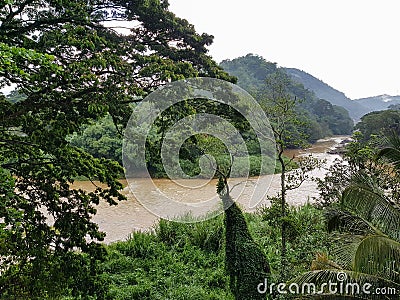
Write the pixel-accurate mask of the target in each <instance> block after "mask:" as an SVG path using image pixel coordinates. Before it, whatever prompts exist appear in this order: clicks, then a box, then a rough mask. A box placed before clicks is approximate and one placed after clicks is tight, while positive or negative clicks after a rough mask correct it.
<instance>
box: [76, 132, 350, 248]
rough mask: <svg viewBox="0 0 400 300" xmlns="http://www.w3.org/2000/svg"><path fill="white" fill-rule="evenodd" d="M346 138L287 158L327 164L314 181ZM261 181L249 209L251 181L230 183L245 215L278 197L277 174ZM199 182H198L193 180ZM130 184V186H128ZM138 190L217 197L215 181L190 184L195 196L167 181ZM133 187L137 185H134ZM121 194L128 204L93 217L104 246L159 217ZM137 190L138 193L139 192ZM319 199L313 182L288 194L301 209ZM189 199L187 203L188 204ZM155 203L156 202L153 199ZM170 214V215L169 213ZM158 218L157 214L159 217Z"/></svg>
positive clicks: (165, 210)
mask: <svg viewBox="0 0 400 300" xmlns="http://www.w3.org/2000/svg"><path fill="white" fill-rule="evenodd" d="M346 138H347V137H345V136H339V137H332V138H328V139H323V140H319V141H318V142H317V143H315V144H314V145H312V147H311V148H309V149H307V150H289V151H287V152H286V155H287V156H289V157H292V156H293V155H295V156H300V155H308V154H312V155H313V156H314V157H316V158H318V159H321V160H326V164H325V167H324V168H321V169H315V170H313V171H312V172H311V174H310V175H311V176H313V177H319V178H321V177H323V176H324V174H325V173H326V167H328V166H329V165H331V164H332V162H333V161H334V160H335V159H338V158H339V159H340V156H339V155H336V154H328V153H327V151H329V150H330V149H333V148H334V147H335V146H336V145H338V144H339V143H340V142H341V141H342V140H344V139H346ZM261 177H262V178H261V179H263V180H264V181H266V182H268V185H265V188H263V189H261V190H260V189H259V190H256V191H255V193H262V194H260V195H256V196H259V198H260V199H261V201H259V202H257V206H255V207H251V208H250V207H249V205H247V204H248V202H249V198H250V197H251V195H250V193H249V194H246V193H247V192H246V187H247V186H248V185H250V186H251V185H252V178H250V179H243V178H235V179H232V181H231V183H230V184H231V185H232V186H235V188H234V189H236V188H238V189H240V188H241V187H240V186H241V185H243V187H242V188H243V191H242V193H241V194H240V197H238V201H237V202H238V203H239V204H240V205H241V206H242V208H244V209H245V210H247V211H254V210H256V209H257V208H258V207H260V206H263V205H269V201H268V200H267V199H266V198H265V194H267V195H270V196H274V195H276V194H277V193H278V191H279V188H280V177H279V174H275V175H264V176H261ZM196 180H198V179H196ZM130 183H131V182H130ZM136 183H137V186H136V190H135V194H136V195H137V196H139V197H142V195H145V196H149V195H150V196H151V194H152V188H154V187H153V186H152V185H156V186H157V188H158V189H160V190H162V191H163V192H165V193H166V194H168V195H170V196H171V197H173V198H174V199H185V201H189V202H190V201H195V200H196V199H197V198H199V197H200V198H204V197H205V198H213V197H217V195H216V180H210V181H201V180H198V182H193V181H192V182H191V183H194V185H195V186H201V190H199V191H198V192H197V193H196V192H193V191H192V190H190V189H182V188H181V187H180V186H179V185H177V184H174V183H173V182H171V180H169V179H153V183H150V182H149V181H148V180H147V181H146V180H145V179H143V180H142V181H141V179H137V182H136ZM135 185H136V184H135ZM124 186H125V188H124V190H123V193H124V194H125V195H126V196H127V198H128V200H127V201H122V202H120V203H119V204H118V205H117V206H109V205H108V204H106V203H100V205H98V207H97V214H96V216H94V218H93V220H94V221H95V222H96V223H97V224H98V225H99V227H100V229H101V230H102V231H104V232H106V233H107V236H106V238H105V242H106V243H110V242H114V241H118V240H125V239H127V238H128V236H129V234H130V233H131V232H133V231H137V230H142V231H143V230H152V228H154V226H155V224H156V223H157V221H158V219H159V217H158V216H157V215H155V214H153V213H151V212H150V211H149V210H148V209H146V208H145V207H143V205H142V204H141V203H140V202H139V201H138V200H137V199H136V197H135V196H134V195H133V193H132V192H131V189H130V187H129V185H128V184H127V181H126V180H124ZM73 187H74V188H81V189H84V190H87V191H90V190H93V189H94V186H93V184H92V183H90V182H86V181H80V182H76V183H74V185H73ZM138 189H139V190H138ZM317 196H318V191H317V188H316V183H315V182H314V181H312V180H308V181H305V182H304V183H303V184H302V185H301V186H300V187H299V188H297V189H296V190H291V191H289V192H288V197H287V199H288V203H289V204H291V205H301V204H304V203H306V202H307V201H309V202H313V201H314V198H315V197H317ZM187 199H189V200H187ZM154 201H157V199H156V198H154ZM161 210H162V213H161V215H164V214H167V215H168V214H169V215H171V216H177V215H179V212H178V211H176V208H174V207H173V206H171V207H170V206H168V205H164V206H163V207H162V208H161ZM169 210H170V211H169ZM158 215H160V214H158Z"/></svg>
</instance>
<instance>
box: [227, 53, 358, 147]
mask: <svg viewBox="0 0 400 300" xmlns="http://www.w3.org/2000/svg"><path fill="white" fill-rule="evenodd" d="M220 65H221V67H223V68H224V70H225V71H227V72H228V73H230V74H231V75H234V76H236V77H237V78H238V85H239V86H241V87H242V88H244V89H245V90H247V91H248V92H249V93H251V94H253V95H257V94H258V92H260V91H262V90H264V89H265V88H266V84H265V81H266V78H267V77H268V76H270V75H271V74H273V73H274V72H276V71H278V70H282V68H278V67H277V65H276V63H271V62H268V61H266V60H265V59H264V58H262V57H260V56H258V55H253V54H248V55H246V56H243V57H239V58H236V59H233V60H224V61H222V62H221V64H220ZM283 71H285V69H283ZM288 82H289V84H288V90H289V92H290V93H291V94H293V96H296V97H297V98H299V99H303V100H304V101H302V102H301V103H300V104H299V108H298V109H299V112H301V113H305V114H307V115H308V118H309V120H310V124H311V126H310V132H309V134H310V140H311V141H312V140H315V139H318V138H322V137H325V136H329V135H332V134H349V133H351V131H352V128H353V121H352V120H351V118H350V117H349V113H348V111H347V110H345V109H344V108H343V107H340V106H337V105H333V104H331V103H330V102H328V101H326V100H322V99H319V98H318V97H317V96H316V95H315V93H314V92H312V91H311V90H309V89H307V88H305V87H304V85H303V84H301V83H299V82H296V81H294V80H293V79H291V78H290V77H289V78H288ZM256 98H257V96H256Z"/></svg>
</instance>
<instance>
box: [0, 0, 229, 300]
mask: <svg viewBox="0 0 400 300" xmlns="http://www.w3.org/2000/svg"><path fill="white" fill-rule="evenodd" d="M111 20H113V21H114V22H118V21H130V22H131V25H134V26H132V30H131V31H130V34H129V35H121V34H119V33H118V32H117V31H116V30H115V28H113V27H112V25H111V24H110V23H109V22H108V21H111ZM114 24H115V23H114ZM118 26H119V25H117V27H118ZM0 36H1V39H0V57H1V59H0V87H1V88H3V87H4V86H7V85H12V86H13V87H15V88H16V89H17V90H18V92H17V93H15V94H16V95H20V96H21V97H19V98H18V99H15V97H14V100H13V101H9V100H8V99H6V97H5V96H4V95H3V94H0V144H1V147H0V178H1V180H0V197H1V205H0V257H1V264H0V272H1V277H0V294H1V296H2V297H3V298H5V299H10V298H16V299H21V298H28V297H29V298H31V299H43V298H55V297H57V295H58V294H59V293H61V292H64V291H65V290H69V291H71V293H74V294H75V295H78V294H82V295H84V296H87V297H89V296H98V297H100V296H99V295H101V294H102V292H101V289H99V288H98V287H97V284H98V281H97V280H96V279H95V278H96V274H97V261H98V260H99V259H101V258H102V256H103V255H104V248H103V246H101V244H100V243H99V242H101V241H102V240H103V238H104V233H102V232H100V231H99V229H98V225H97V224H95V223H94V222H93V221H92V216H93V215H94V214H95V213H96V209H95V205H96V204H98V203H99V202H100V201H106V202H108V203H109V204H110V205H115V204H117V202H118V200H122V199H124V196H123V195H122V194H120V192H119V190H120V189H121V187H122V185H121V183H120V182H119V181H118V179H119V178H120V176H121V173H122V171H123V170H122V168H121V166H120V165H119V164H118V163H117V162H115V161H113V160H109V159H107V158H104V157H101V158H95V157H93V156H92V155H91V154H89V153H88V152H86V151H85V150H82V149H81V148H77V147H75V146H74V145H72V144H71V143H70V142H69V140H68V137H69V136H70V135H71V134H73V133H74V132H77V131H79V130H80V128H81V127H82V126H84V125H85V124H90V123H93V122H96V121H98V120H99V119H101V118H103V117H104V116H105V115H106V114H109V115H110V116H111V118H112V119H113V121H114V124H115V126H116V128H118V130H121V127H123V126H124V125H125V124H126V121H127V119H128V118H129V117H130V115H131V112H132V109H131V106H130V103H134V102H137V101H140V99H142V98H143V97H144V96H146V95H147V94H148V93H149V92H151V91H153V90H154V89H155V88H156V87H157V86H159V85H161V84H165V83H166V82H169V81H173V80H178V79H182V78H185V77H195V76H209V77H217V78H221V79H225V80H228V81H234V78H232V77H230V76H229V75H228V74H227V73H225V72H223V71H222V70H221V68H220V67H219V66H218V65H217V64H216V63H215V62H214V61H213V60H212V59H211V58H210V57H209V56H208V55H207V49H206V46H207V45H209V44H210V43H211V42H212V37H211V36H209V35H207V34H203V35H199V34H197V33H196V31H195V30H194V28H193V26H192V25H190V24H189V23H188V22H187V21H186V20H183V19H179V18H177V17H175V15H174V14H173V13H171V12H170V11H168V3H167V1H158V0H150V1H147V0H134V1H117V0H110V1H97V0H93V1H86V0H85V1H81V0H78V1H75V0H74V1H53V0H48V1H39V0H33V1H32V0H18V1H1V2H0ZM15 94H14V96H15ZM12 96H13V95H12ZM77 176H83V177H86V178H89V179H90V180H93V179H97V180H99V181H100V182H102V183H104V184H105V185H104V186H103V187H98V188H97V189H96V190H95V191H94V192H90V193H89V192H87V191H83V190H74V189H71V188H70V185H71V183H73V182H74V179H75V178H76V177H77ZM49 217H50V219H49ZM49 220H50V222H48V221H49ZM69 266H71V267H69ZM85 278H92V279H93V280H91V279H90V280H89V279H88V280H86V279H85Z"/></svg>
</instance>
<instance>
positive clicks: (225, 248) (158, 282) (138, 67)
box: [0, 0, 400, 300]
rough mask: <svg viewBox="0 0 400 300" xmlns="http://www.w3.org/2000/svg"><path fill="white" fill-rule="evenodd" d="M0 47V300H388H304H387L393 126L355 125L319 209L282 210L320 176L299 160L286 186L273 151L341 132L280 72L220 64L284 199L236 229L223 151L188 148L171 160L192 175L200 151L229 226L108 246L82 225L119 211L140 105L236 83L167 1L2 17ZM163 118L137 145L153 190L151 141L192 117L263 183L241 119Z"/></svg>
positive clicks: (68, 6)
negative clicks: (100, 207)
mask: <svg viewBox="0 0 400 300" xmlns="http://www.w3.org/2000/svg"><path fill="white" fill-rule="evenodd" d="M110 20H113V21H115V20H117V21H130V22H131V24H133V25H134V26H132V28H131V31H130V34H128V35H122V34H119V33H118V32H117V31H116V30H115V28H112V27H107V25H109V24H110V23H108V21H110ZM110 26H111V25H110ZM0 36H1V40H0V87H4V86H6V85H12V86H13V87H15V91H14V92H12V93H11V94H10V95H8V96H7V97H6V96H5V95H3V94H0V144H1V148H0V299H5V300H8V299H65V300H66V299H236V300H242V299H264V298H269V299H286V298H288V297H289V295H280V294H279V293H278V291H277V290H276V289H275V290H274V291H273V293H266V294H264V293H259V291H258V290H257V288H258V287H259V284H264V283H265V282H262V280H263V279H265V278H264V277H266V278H267V279H268V280H269V282H272V283H280V282H282V283H284V282H286V283H299V284H300V283H304V282H307V283H310V282H312V283H315V284H318V286H322V287H323V285H322V284H323V283H326V282H327V281H328V280H329V281H331V282H335V283H336V284H338V283H340V282H341V283H353V284H354V283H359V284H365V283H368V284H371V285H372V286H373V287H374V288H391V289H395V292H396V293H397V295H394V294H388V293H387V294H386V295H384V298H382V295H381V294H379V295H378V294H372V295H367V294H361V295H358V294H357V295H355V294H354V293H348V292H347V291H340V292H338V293H336V294H335V295H332V294H331V293H329V291H328V290H327V289H326V286H325V289H322V292H321V293H320V294H318V295H307V297H308V296H309V297H314V298H317V299H347V298H354V299H398V293H400V276H399V274H400V265H399V262H400V235H399V228H400V208H399V207H400V200H399V199H400V138H399V127H398V125H399V122H398V115H396V114H397V113H398V111H395V110H391V111H386V112H382V113H380V114H371V115H367V116H365V118H364V119H363V120H362V122H361V123H360V124H359V125H358V126H359V129H360V131H359V132H356V133H355V134H354V136H353V141H352V142H351V143H350V144H349V145H348V146H347V147H346V153H345V156H344V158H345V159H346V162H345V163H343V161H338V162H337V163H335V164H334V165H333V166H332V167H331V168H330V170H329V172H328V174H327V176H326V177H325V178H319V179H318V180H317V182H318V188H319V191H320V197H319V198H318V199H316V205H311V204H306V205H304V206H302V207H298V208H295V207H289V206H288V205H287V203H286V192H287V191H288V190H290V189H295V188H296V187H298V186H299V185H300V184H301V183H302V182H303V181H304V180H305V179H306V178H308V177H307V176H308V175H307V174H308V173H307V171H309V170H310V169H313V167H315V166H316V164H314V161H313V160H312V159H310V160H307V159H305V160H304V161H300V160H299V161H298V162H297V163H298V165H297V166H299V168H297V169H295V170H292V169H291V161H288V160H285V159H284V157H283V151H284V150H285V149H286V148H288V147H294V146H304V145H305V144H306V142H307V140H306V139H308V141H313V140H315V139H317V138H319V137H322V136H325V135H329V134H339V133H340V134H343V133H348V132H349V131H350V130H351V128H352V124H351V120H350V119H349V118H348V115H347V114H346V112H345V111H344V110H342V109H341V108H339V107H335V106H332V105H331V104H329V103H328V102H326V101H324V100H320V99H317V98H315V96H314V95H313V94H312V93H311V92H310V91H308V90H306V89H304V87H303V86H302V85H299V84H296V83H294V82H293V81H292V80H290V78H289V77H288V76H287V75H286V74H285V73H284V72H282V70H279V68H277V67H276V65H275V64H271V63H268V62H266V61H265V60H263V59H262V58H260V57H257V56H254V55H248V56H246V57H244V58H239V59H237V60H232V61H225V62H224V63H223V64H222V66H223V67H224V68H225V69H226V70H227V71H229V72H232V73H233V75H237V76H238V77H239V82H240V83H241V84H242V86H243V87H245V88H246V89H248V90H249V91H250V92H251V93H253V94H254V95H255V97H256V98H257V100H258V102H259V103H260V105H261V106H262V107H263V108H264V110H265V111H266V112H267V113H268V116H269V117H270V118H271V127H272V131H273V134H274V137H275V139H276V143H275V145H274V147H276V149H270V150H271V151H272V150H276V152H277V155H276V157H272V160H271V163H272V162H273V163H274V162H275V161H274V160H275V159H277V160H278V161H279V165H280V169H279V171H280V172H281V175H280V179H281V182H280V184H281V190H280V193H279V194H278V195H277V196H272V195H269V196H268V199H269V200H271V206H269V207H262V208H259V210H258V211H257V212H256V213H251V214H250V213H243V212H242V210H241V209H240V207H239V206H238V205H236V204H235V203H232V202H233V200H235V199H232V198H231V196H230V193H229V191H230V187H229V185H228V181H227V178H228V177H229V174H230V170H231V161H230V160H229V159H226V158H227V157H228V156H229V155H228V153H226V148H224V146H223V144H222V142H221V141H218V140H217V139H215V138H214V137H212V136H209V135H206V134H204V135H203V134H198V135H193V136H190V137H189V138H188V139H187V140H186V141H185V144H184V147H182V149H181V153H180V154H181V161H180V163H181V164H182V165H183V166H184V168H185V170H186V171H187V172H188V173H191V172H193V173H194V174H195V173H196V172H197V170H196V166H198V164H199V160H198V158H199V156H200V155H201V154H202V151H205V150H209V151H211V154H213V155H214V156H215V157H216V160H217V163H218V164H217V167H218V168H217V169H216V170H215V171H218V172H217V176H218V185H217V187H216V189H217V191H216V192H217V193H218V195H219V196H220V198H221V201H222V204H223V205H224V207H225V208H226V210H225V212H224V214H223V215H221V216H218V217H215V218H212V219H210V220H207V221H202V222H192V223H185V224H184V223H179V222H172V221H165V220H160V222H159V223H158V224H157V225H156V226H155V228H154V230H153V231H149V232H134V233H132V235H131V237H130V238H129V239H128V240H127V241H120V242H116V243H113V244H111V245H105V244H102V243H101V242H102V241H103V239H104V236H105V233H103V232H100V231H99V228H98V225H97V224H96V223H94V221H93V219H92V217H93V216H94V215H95V214H96V205H97V204H98V203H100V201H103V202H106V203H108V204H110V205H117V204H118V201H119V200H124V199H125V197H124V196H123V195H122V194H121V192H120V190H121V188H122V184H121V182H120V181H119V180H118V179H119V178H120V176H121V173H122V172H123V170H122V167H121V165H120V164H119V163H118V161H119V160H120V155H121V153H120V138H119V137H118V136H119V135H120V134H121V133H123V130H124V126H125V124H126V122H127V119H128V118H129V116H130V115H131V113H132V109H133V107H134V106H135V103H137V102H139V101H141V100H142V99H143V97H145V96H146V95H148V94H149V93H150V92H152V91H154V89H155V88H157V87H158V86H160V85H164V84H165V83H167V82H170V81H175V80H178V79H182V78H188V77H196V76H206V77H215V78H221V79H224V80H226V81H229V82H235V81H236V79H235V78H234V77H232V76H231V75H228V73H226V72H225V71H224V70H223V69H222V68H221V67H220V66H218V65H217V64H216V63H215V62H214V61H213V60H212V59H211V58H210V57H209V56H208V55H207V49H206V46H208V45H210V43H211V42H212V37H211V36H209V35H207V34H202V35H199V34H197V33H196V31H195V30H194V28H193V26H192V25H190V24H189V23H188V22H187V21H185V20H182V19H179V18H177V17H176V16H175V15H174V14H173V13H171V12H170V11H169V10H168V2H167V1H163V0H132V1H118V0H109V1H97V0H92V1H86V0H85V1H83V0H82V1H81V0H78V1H68V0H66V1H53V0H43V1H42V0H41V1H39V0H18V1H2V2H0ZM169 109H170V110H169V111H166V112H165V113H164V114H162V115H160V116H159V117H158V119H157V120H156V121H155V122H154V124H152V125H153V127H152V130H153V131H152V133H154V135H153V136H151V137H150V138H149V139H148V140H146V146H147V148H146V151H148V152H147V153H146V154H147V155H148V168H149V169H153V172H154V175H156V176H163V175H164V174H163V173H162V166H159V164H160V161H159V160H158V159H159V153H160V147H161V144H162V140H161V139H160V137H162V136H163V133H164V132H165V130H166V129H167V128H168V127H170V126H172V125H173V124H174V123H176V122H177V121H178V120H180V119H181V118H182V117H184V116H187V115H191V114H194V113H199V112H209V113H212V114H216V115H218V116H223V117H224V118H226V119H227V120H229V121H230V122H231V123H232V124H234V126H235V128H238V129H239V130H240V133H241V134H242V136H243V138H244V139H245V142H246V146H247V148H248V150H249V153H250V161H253V164H254V166H253V170H255V171H254V172H255V173H254V174H258V173H260V172H262V170H260V166H259V158H260V151H259V150H260V145H259V144H257V143H255V142H254V141H255V139H254V134H255V133H254V131H253V130H252V129H251V128H250V126H249V122H248V121H247V120H245V119H244V118H243V117H242V116H241V115H240V114H239V113H238V112H237V111H235V110H233V109H231V108H229V107H226V106H224V105H216V104H215V103H214V102H212V101H204V100H202V99H192V101H191V102H189V101H182V102H180V103H178V104H177V105H175V106H172V107H170V108H169ZM375 125H377V127H374V126H375ZM389 129H390V130H389ZM138 130H139V129H138ZM383 134H385V137H384V138H385V139H386V141H384V142H383V143H382V142H381V140H378V142H377V140H376V139H375V138H374V135H375V136H376V135H378V137H382V138H383ZM379 135H380V136H379ZM116 137H118V138H116ZM207 147H208V148H207ZM213 151H214V152H213ZM272 152H273V151H272ZM272 152H271V153H272ZM129 163H135V157H132V158H131V161H130V162H129ZM257 164H258V166H257ZM185 165H186V167H185ZM289 171H291V172H289ZM80 176H81V177H85V178H88V179H89V180H98V181H100V182H101V183H102V185H101V186H98V187H97V188H96V189H95V191H93V192H88V191H84V190H81V189H73V188H71V184H72V183H73V182H74V180H75V179H76V178H77V177H80ZM304 200H306V199H304ZM227 204H229V205H227ZM185 218H187V219H186V220H185V221H196V220H193V219H190V220H188V219H189V218H190V216H186V217H185ZM177 221H178V220H177ZM338 274H345V275H346V277H345V278H340V277H338ZM341 279H343V280H341ZM260 281H261V282H260ZM392 292H393V291H392ZM294 297H298V298H303V296H302V295H294Z"/></svg>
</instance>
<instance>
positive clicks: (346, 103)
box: [283, 68, 375, 121]
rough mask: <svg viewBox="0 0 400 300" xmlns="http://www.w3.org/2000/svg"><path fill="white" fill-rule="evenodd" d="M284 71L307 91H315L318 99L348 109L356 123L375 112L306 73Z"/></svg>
mask: <svg viewBox="0 0 400 300" xmlns="http://www.w3.org/2000/svg"><path fill="white" fill-rule="evenodd" d="M283 69H284V70H285V71H286V73H287V74H288V75H289V76H290V77H291V78H292V79H293V80H294V81H296V82H298V83H301V84H302V85H304V87H305V88H306V89H309V90H311V91H313V92H314V93H315V95H316V96H317V97H318V98H320V99H324V100H327V101H329V102H330V103H332V104H334V105H338V106H342V107H344V108H345V109H347V110H348V112H349V115H350V117H351V118H353V119H354V120H355V121H358V120H359V119H360V118H361V117H362V116H363V115H365V114H367V113H369V112H371V111H372V110H375V109H371V108H370V107H369V106H365V105H364V102H362V101H354V100H351V99H350V98H348V97H346V95H345V94H344V93H342V92H340V91H338V90H336V89H334V88H333V87H331V86H329V85H328V84H326V83H325V82H323V81H322V80H319V79H318V78H315V77H314V76H312V75H310V74H308V73H306V72H304V71H301V70H299V69H295V68H283Z"/></svg>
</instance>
